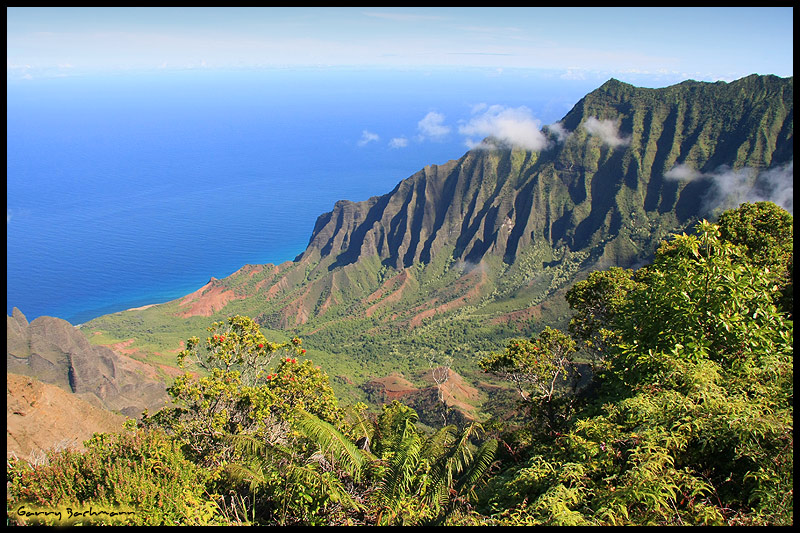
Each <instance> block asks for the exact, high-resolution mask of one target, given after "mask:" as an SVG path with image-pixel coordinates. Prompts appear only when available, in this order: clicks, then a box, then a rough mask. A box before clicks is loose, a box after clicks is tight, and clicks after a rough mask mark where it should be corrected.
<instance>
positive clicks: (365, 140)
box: [358, 130, 380, 146]
mask: <svg viewBox="0 0 800 533" xmlns="http://www.w3.org/2000/svg"><path fill="white" fill-rule="evenodd" d="M378 140H380V137H379V136H378V134H377V133H372V132H371V131H367V130H364V131H362V132H361V139H360V140H359V141H358V145H359V146H366V145H367V144H369V143H371V142H375V141H378Z"/></svg>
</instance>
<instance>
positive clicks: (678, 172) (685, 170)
mask: <svg viewBox="0 0 800 533" xmlns="http://www.w3.org/2000/svg"><path fill="white" fill-rule="evenodd" d="M701 176H702V174H700V173H699V172H698V171H696V170H695V169H693V168H692V167H690V166H689V165H686V164H684V163H681V164H679V165H675V166H674V167H672V168H671V169H669V170H668V171H666V172H665V173H664V177H665V178H669V179H674V180H678V181H692V180H694V179H696V178H698V177H701Z"/></svg>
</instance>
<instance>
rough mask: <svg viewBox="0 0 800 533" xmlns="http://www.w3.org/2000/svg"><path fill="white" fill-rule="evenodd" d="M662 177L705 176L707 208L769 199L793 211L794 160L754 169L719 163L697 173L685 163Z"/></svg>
mask: <svg viewBox="0 0 800 533" xmlns="http://www.w3.org/2000/svg"><path fill="white" fill-rule="evenodd" d="M664 177H665V178H668V179H674V180H678V181H694V180H698V179H706V180H710V181H711V189H710V191H709V192H708V193H707V195H706V198H705V202H706V205H707V209H709V210H715V209H730V208H734V207H737V206H739V205H740V204H742V203H743V202H751V203H752V202H762V201H768V202H773V203H775V204H777V205H779V206H781V207H782V208H784V209H786V210H787V211H788V212H790V213H793V212H794V161H790V162H789V163H787V164H786V165H784V166H781V167H774V168H771V169H767V170H764V171H760V172H759V171H758V170H756V169H753V168H750V167H744V168H741V169H732V168H730V167H729V166H727V165H723V166H721V167H719V168H717V169H716V170H714V171H713V172H699V171H697V170H694V169H692V168H691V167H689V166H688V165H685V164H680V165H675V166H674V167H672V168H671V169H669V170H668V171H667V172H665V173H664Z"/></svg>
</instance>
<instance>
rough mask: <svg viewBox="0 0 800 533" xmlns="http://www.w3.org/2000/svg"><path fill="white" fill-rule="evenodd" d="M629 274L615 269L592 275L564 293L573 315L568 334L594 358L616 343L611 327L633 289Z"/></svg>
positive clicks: (612, 327)
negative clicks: (581, 343)
mask: <svg viewBox="0 0 800 533" xmlns="http://www.w3.org/2000/svg"><path fill="white" fill-rule="evenodd" d="M633 274H634V272H633V271H632V270H626V269H623V268H619V267H611V268H609V269H608V270H600V271H595V272H592V273H591V274H589V277H588V278H587V279H586V280H583V281H579V282H577V283H575V284H574V285H573V286H572V287H570V289H569V290H568V291H567V294H566V300H567V303H569V306H570V308H571V309H572V310H573V312H574V315H573V317H572V318H571V319H570V323H569V332H570V334H571V335H572V336H573V337H575V338H576V339H579V340H582V341H585V343H586V346H587V348H589V349H590V350H591V352H592V353H593V354H594V355H595V356H596V357H597V358H602V356H603V355H604V354H605V352H606V350H607V348H608V346H609V345H610V344H614V343H615V342H617V341H618V340H619V338H618V336H617V334H616V330H615V329H614V325H615V324H616V321H617V320H618V319H619V318H620V316H619V314H620V312H621V310H622V308H623V307H624V305H625V304H626V303H627V302H628V293H629V292H630V291H631V290H632V289H634V288H635V287H636V281H634V279H633Z"/></svg>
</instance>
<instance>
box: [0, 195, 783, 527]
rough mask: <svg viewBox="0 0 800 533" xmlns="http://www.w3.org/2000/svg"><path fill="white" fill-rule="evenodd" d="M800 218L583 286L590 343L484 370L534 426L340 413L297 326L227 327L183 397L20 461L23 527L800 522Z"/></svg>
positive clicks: (708, 227)
mask: <svg viewBox="0 0 800 533" xmlns="http://www.w3.org/2000/svg"><path fill="white" fill-rule="evenodd" d="M792 224H793V222H792V217H791V215H788V213H785V212H784V211H782V210H780V209H779V208H777V207H776V206H774V205H773V204H767V203H757V204H744V205H743V206H742V207H740V208H739V209H737V210H733V211H729V212H726V213H724V214H723V215H722V216H721V217H720V219H719V223H718V224H714V223H710V222H707V221H702V222H700V223H698V224H697V225H696V226H695V228H694V231H693V233H691V234H680V235H674V236H673V238H672V239H670V240H668V241H665V242H664V243H662V245H661V246H660V248H659V249H658V251H657V252H656V254H655V256H654V258H653V261H652V263H651V264H648V265H646V266H643V267H641V268H639V269H637V270H623V269H619V268H612V269H609V270H605V271H597V272H594V273H592V274H590V275H589V276H588V277H587V278H586V279H584V280H583V281H580V282H578V283H576V284H575V285H573V287H572V288H571V289H570V291H569V292H568V294H567V301H568V302H569V304H570V306H571V307H572V310H573V315H572V321H571V323H570V325H569V332H570V334H571V335H567V334H566V333H563V332H561V331H559V330H557V329H555V328H552V327H545V328H543V329H542V330H541V331H540V332H539V333H538V334H536V335H534V336H532V337H531V338H530V339H511V340H509V341H508V342H507V344H506V345H505V348H504V349H503V350H501V351H499V352H490V353H489V354H488V355H485V356H484V357H483V358H482V359H481V360H480V362H479V366H480V368H482V369H483V370H484V372H488V373H491V374H494V375H495V376H497V377H498V378H500V379H504V380H506V381H507V382H508V386H509V387H510V388H513V389H514V390H516V391H517V393H518V398H519V406H520V409H519V410H518V411H517V413H518V416H517V417H516V418H502V419H495V420H484V421H482V423H478V422H474V421H473V422H468V423H465V424H462V425H461V426H459V427H456V426H445V427H440V428H433V429H427V428H425V427H424V426H422V425H421V424H420V423H419V415H418V413H417V412H416V411H415V410H414V409H412V408H410V407H408V406H407V405H404V404H402V403H401V402H398V401H392V402H391V403H389V404H387V405H384V406H383V407H382V409H381V410H380V411H379V412H377V413H370V412H369V411H368V409H367V408H366V406H365V405H363V404H356V405H351V406H340V405H339V401H338V399H337V397H336V395H335V394H334V393H333V390H332V389H331V387H330V384H329V380H328V376H327V374H326V373H325V372H324V371H323V370H322V369H320V368H318V367H316V366H315V365H314V364H313V362H312V361H310V360H308V359H304V357H305V353H304V349H303V348H302V342H301V341H300V339H297V338H294V339H291V340H289V341H287V342H284V343H270V342H268V341H267V339H266V338H265V337H264V336H263V335H262V333H261V330H260V327H259V325H258V324H257V323H256V322H255V321H254V320H252V319H250V318H247V317H244V316H233V317H230V318H229V319H228V320H227V321H223V322H217V323H214V324H212V326H211V327H210V328H209V336H208V337H207V338H206V339H205V340H204V341H203V342H201V341H200V339H197V338H192V339H189V341H187V344H186V349H185V350H184V351H183V352H182V353H181V354H180V356H179V359H180V360H181V362H182V364H184V365H185V366H186V368H187V370H189V371H190V372H187V373H186V374H184V375H183V376H181V377H180V378H178V379H176V380H175V383H174V384H173V386H172V387H171V388H170V389H169V392H170V394H171V396H172V398H173V401H174V404H173V405H170V406H168V407H166V408H164V409H162V410H161V411H159V412H158V413H155V414H153V415H147V416H145V417H143V419H142V420H141V421H140V422H139V423H138V426H137V427H130V428H129V429H128V430H127V431H126V432H124V433H122V434H117V435H97V436H95V438H94V439H92V440H91V441H88V442H87V443H86V451H84V452H81V453H79V452H76V451H70V450H65V451H62V452H59V453H55V452H54V453H51V454H50V455H49V457H48V461H47V462H45V463H44V464H41V465H36V466H32V465H28V464H26V463H22V462H18V461H9V463H8V468H7V474H8V479H9V483H8V509H9V521H10V522H12V523H28V522H32V521H36V520H38V521H41V522H44V523H48V524H61V523H63V520H60V519H59V518H58V517H57V516H55V511H57V510H58V511H61V512H62V513H67V510H69V512H70V513H71V514H72V515H73V518H72V522H70V523H81V524H89V523H125V524H176V525H177V524H181V525H199V524H251V525H477V524H492V525H690V524H691V525H701V524H703V525H791V524H793V323H792V321H791V313H792V309H791V301H792V298H791V291H792V289H791V287H792V285H791V265H792V248H791V240H792V231H793V230H792V228H793V225H792ZM131 426H133V424H132V425H131ZM87 508H93V509H94V510H95V511H97V510H101V511H102V513H97V512H95V513H94V514H89V515H86V514H85V513H81V514H77V515H76V514H75V512H74V511H75V510H78V509H87ZM21 509H27V510H28V511H29V512H35V511H42V513H41V514H38V515H36V514H32V515H27V516H23V515H22V514H21V511H20V510H21ZM48 510H49V511H51V513H50V514H45V513H46V512H47V511H48ZM112 512H114V513H116V515H115V516H113V517H112V516H111V515H110V513H112Z"/></svg>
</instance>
